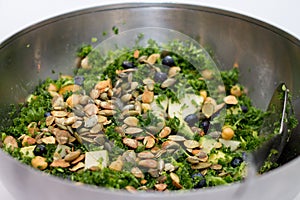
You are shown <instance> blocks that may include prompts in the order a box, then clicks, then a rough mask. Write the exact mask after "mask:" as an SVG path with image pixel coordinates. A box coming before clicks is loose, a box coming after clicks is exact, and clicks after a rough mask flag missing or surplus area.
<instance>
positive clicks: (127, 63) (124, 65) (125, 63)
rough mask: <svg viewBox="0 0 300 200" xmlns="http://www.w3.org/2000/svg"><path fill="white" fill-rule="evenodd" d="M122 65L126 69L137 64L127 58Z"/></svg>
mask: <svg viewBox="0 0 300 200" xmlns="http://www.w3.org/2000/svg"><path fill="white" fill-rule="evenodd" d="M122 67H123V68H124V69H130V68H134V67H135V66H134V64H133V62H130V61H127V60H125V61H123V62H122Z"/></svg>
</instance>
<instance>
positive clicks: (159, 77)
mask: <svg viewBox="0 0 300 200" xmlns="http://www.w3.org/2000/svg"><path fill="white" fill-rule="evenodd" d="M167 78H168V75H167V74H166V73H164V72H156V73H155V74H154V78H153V79H154V81H155V82H158V83H162V82H164V81H165V80H167Z"/></svg>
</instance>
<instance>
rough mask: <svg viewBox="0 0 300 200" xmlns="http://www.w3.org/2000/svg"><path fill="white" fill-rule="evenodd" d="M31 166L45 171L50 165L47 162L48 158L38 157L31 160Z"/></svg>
mask: <svg viewBox="0 0 300 200" xmlns="http://www.w3.org/2000/svg"><path fill="white" fill-rule="evenodd" d="M31 165H32V166H33V167H34V168H36V169H40V170H44V169H46V168H47V167H48V163H47V162H46V158H44V157H42V156H36V157H34V158H33V159H32V160H31Z"/></svg>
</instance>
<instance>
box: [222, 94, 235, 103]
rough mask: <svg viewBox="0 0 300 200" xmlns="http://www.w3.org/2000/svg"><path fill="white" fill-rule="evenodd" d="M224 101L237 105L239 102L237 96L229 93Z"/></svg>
mask: <svg viewBox="0 0 300 200" xmlns="http://www.w3.org/2000/svg"><path fill="white" fill-rule="evenodd" d="M224 102H225V103H226V104H230V105H236V104H238V100H237V98H236V97H235V96H233V95H228V96H226V97H224Z"/></svg>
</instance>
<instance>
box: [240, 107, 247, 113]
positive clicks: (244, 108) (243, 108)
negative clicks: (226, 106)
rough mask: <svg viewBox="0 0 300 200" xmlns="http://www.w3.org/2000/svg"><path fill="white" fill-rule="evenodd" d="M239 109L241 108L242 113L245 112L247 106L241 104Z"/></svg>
mask: <svg viewBox="0 0 300 200" xmlns="http://www.w3.org/2000/svg"><path fill="white" fill-rule="evenodd" d="M241 110H242V112H243V113H246V112H248V107H247V106H244V105H242V106H241Z"/></svg>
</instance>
